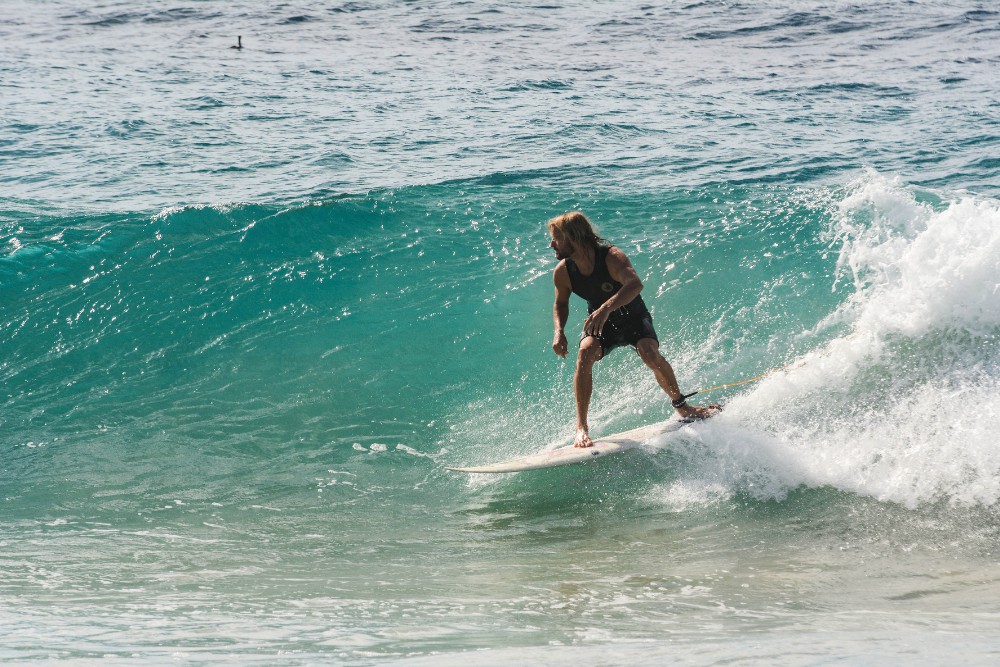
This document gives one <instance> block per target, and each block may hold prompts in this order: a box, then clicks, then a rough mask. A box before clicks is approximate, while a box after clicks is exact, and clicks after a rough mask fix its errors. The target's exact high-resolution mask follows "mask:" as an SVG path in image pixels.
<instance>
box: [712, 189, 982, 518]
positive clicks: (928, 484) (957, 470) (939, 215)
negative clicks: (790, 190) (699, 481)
mask: <svg viewBox="0 0 1000 667" xmlns="http://www.w3.org/2000/svg"><path fill="white" fill-rule="evenodd" d="M928 198H930V197H928ZM832 231H833V235H834V237H835V239H836V240H837V242H838V243H839V244H840V246H841V249H840V257H839V260H838V267H839V268H840V271H841V274H840V279H841V283H843V281H844V280H845V279H846V280H850V281H853V285H854V288H855V291H854V293H853V294H852V295H851V296H850V297H849V298H847V299H846V301H845V302H844V303H843V305H842V306H841V307H840V308H839V309H838V310H837V311H836V312H835V313H832V314H831V315H830V317H828V318H827V319H826V320H825V321H824V323H823V324H822V325H821V326H820V327H818V329H817V331H818V332H822V331H823V330H824V327H828V326H829V327H832V326H833V325H837V326H840V327H843V326H844V325H845V324H846V325H847V326H848V327H849V331H848V332H846V333H843V334H842V335H839V336H837V337H835V338H833V339H832V340H829V341H828V342H826V343H824V344H823V345H821V346H819V347H817V348H816V349H814V350H813V351H811V352H809V353H807V354H805V355H803V356H802V357H801V358H800V359H799V360H798V363H796V364H795V365H794V366H793V367H792V368H791V369H789V370H788V371H786V372H783V373H781V374H778V375H775V376H772V377H770V378H767V379H765V380H764V381H762V382H761V383H759V384H758V385H756V386H755V387H753V388H752V389H751V390H750V391H749V392H748V393H746V394H744V395H743V396H741V397H739V398H737V399H736V400H734V401H732V403H731V404H730V406H729V409H728V410H727V413H726V414H725V415H724V417H721V418H719V420H717V421H718V423H714V424H706V425H705V428H703V429H701V431H700V436H699V437H700V438H702V439H703V440H704V441H705V442H706V443H707V444H708V446H709V447H711V448H712V449H713V450H714V454H715V455H714V456H711V457H707V458H706V459H705V460H703V461H702V462H701V464H699V465H700V467H701V468H702V469H701V470H698V471H696V473H697V474H700V475H702V476H703V477H705V478H706V479H712V480H714V481H715V482H716V483H722V484H724V485H726V486H727V487H728V488H730V489H732V490H737V489H739V490H742V491H750V492H752V493H758V494H762V495H779V496H780V495H782V494H783V493H784V492H787V490H788V489H790V488H794V487H795V486H798V485H802V484H804V485H807V486H832V487H835V488H838V489H841V490H846V491H851V492H856V493H860V494H864V495H869V496H872V497H875V498H878V499H881V500H888V501H892V502H897V503H900V504H903V505H906V506H910V507H914V506H917V505H919V504H921V503H925V502H932V501H935V500H940V499H947V500H948V501H949V502H953V503H957V504H962V505H972V504H982V505H993V504H995V503H997V502H998V501H1000V459H998V458H997V457H996V456H995V452H996V434H997V433H998V432H1000V346H998V343H1000V282H998V281H1000V202H997V201H995V200H989V199H982V198H976V197H972V196H958V197H955V198H954V199H953V200H951V201H944V202H939V203H933V204H932V203H922V202H920V201H919V200H918V193H916V192H915V191H914V190H913V189H911V188H908V187H905V186H903V185H901V184H900V183H898V182H895V181H891V180H888V179H886V178H883V177H882V176H880V175H878V174H875V173H868V174H866V175H865V176H864V177H863V178H862V179H860V180H859V181H858V182H856V183H855V184H853V186H852V188H851V189H850V193H849V195H848V196H847V197H845V198H844V199H843V201H842V202H841V204H840V207H839V216H838V217H837V219H835V220H834V221H833V230H832ZM838 289H839V287H838ZM813 333H816V332H813ZM737 425H738V427H735V426H737Z"/></svg>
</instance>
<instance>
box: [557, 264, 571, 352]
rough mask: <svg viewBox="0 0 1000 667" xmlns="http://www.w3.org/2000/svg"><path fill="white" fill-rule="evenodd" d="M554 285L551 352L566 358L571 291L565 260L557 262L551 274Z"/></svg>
mask: <svg viewBox="0 0 1000 667" xmlns="http://www.w3.org/2000/svg"><path fill="white" fill-rule="evenodd" d="M553 280H554V281H555V284H556V302H555V304H554V305H553V306H552V324H553V325H554V326H555V329H556V331H555V334H554V335H553V336H552V351H553V352H555V353H556V354H557V355H559V356H560V357H562V358H563V359H565V358H566V353H567V352H568V351H569V343H568V342H567V341H566V334H565V332H564V331H563V330H564V329H565V328H566V321H567V320H568V319H569V296H570V294H572V293H573V289H572V287H571V286H570V282H569V271H567V270H566V260H563V261H561V262H559V265H558V266H557V267H556V270H555V273H554V274H553Z"/></svg>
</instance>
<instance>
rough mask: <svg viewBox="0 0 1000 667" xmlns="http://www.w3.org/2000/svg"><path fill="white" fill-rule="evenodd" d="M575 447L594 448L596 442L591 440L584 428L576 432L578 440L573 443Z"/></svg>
mask: <svg viewBox="0 0 1000 667" xmlns="http://www.w3.org/2000/svg"><path fill="white" fill-rule="evenodd" d="M573 446H574V447H593V446H594V441H593V440H591V439H590V434H589V433H587V432H586V431H584V430H583V429H582V428H580V429H577V430H576V440H574V441H573Z"/></svg>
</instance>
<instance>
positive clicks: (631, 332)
mask: <svg viewBox="0 0 1000 667" xmlns="http://www.w3.org/2000/svg"><path fill="white" fill-rule="evenodd" d="M589 336H590V334H588V333H586V332H584V333H582V334H581V335H580V342H581V343H582V342H583V341H584V340H586V339H587V338H588V337H589ZM594 338H596V339H597V340H598V341H600V343H601V358H602V359H603V358H604V356H605V355H606V354H607V353H608V352H610V351H611V350H613V349H615V348H616V347H624V346H626V345H632V346H633V347H634V346H635V344H636V343H638V342H639V341H640V340H642V339H643V338H652V339H653V340H655V341H656V342H657V343H659V342H660V339H659V338H657V336H656V330H655V329H653V318H652V317H651V316H650V314H649V312H648V311H646V312H644V313H641V314H636V315H625V316H618V313H612V315H611V317H609V318H608V321H607V322H605V323H604V330H603V331H602V332H601V335H600V336H594Z"/></svg>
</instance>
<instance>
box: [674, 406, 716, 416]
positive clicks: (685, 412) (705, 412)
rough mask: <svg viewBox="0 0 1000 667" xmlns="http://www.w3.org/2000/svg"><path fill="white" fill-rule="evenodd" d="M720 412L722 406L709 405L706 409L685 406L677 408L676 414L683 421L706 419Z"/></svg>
mask: <svg viewBox="0 0 1000 667" xmlns="http://www.w3.org/2000/svg"><path fill="white" fill-rule="evenodd" d="M720 412H722V406H719V405H715V404H714V403H713V404H712V405H709V406H707V407H702V406H700V405H685V406H683V407H680V408H677V414H679V415H680V416H681V417H682V418H683V419H708V418H709V417H711V416H712V415H717V414H719V413H720Z"/></svg>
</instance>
